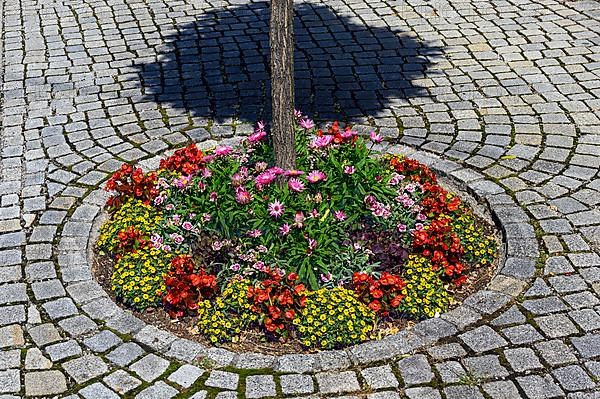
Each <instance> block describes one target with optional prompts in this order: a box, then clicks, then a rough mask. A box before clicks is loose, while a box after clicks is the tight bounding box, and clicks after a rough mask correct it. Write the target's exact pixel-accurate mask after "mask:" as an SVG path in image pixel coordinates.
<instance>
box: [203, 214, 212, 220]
mask: <svg viewBox="0 0 600 399" xmlns="http://www.w3.org/2000/svg"><path fill="white" fill-rule="evenodd" d="M202 220H204V221H205V222H210V220H211V217H210V215H209V214H208V213H203V214H202Z"/></svg>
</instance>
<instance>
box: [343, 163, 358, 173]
mask: <svg viewBox="0 0 600 399" xmlns="http://www.w3.org/2000/svg"><path fill="white" fill-rule="evenodd" d="M354 172H356V168H355V167H354V166H352V165H347V166H344V173H345V174H347V175H353V174H354Z"/></svg>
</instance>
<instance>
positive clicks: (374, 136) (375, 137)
mask: <svg viewBox="0 0 600 399" xmlns="http://www.w3.org/2000/svg"><path fill="white" fill-rule="evenodd" d="M369 138H370V139H371V141H372V142H373V143H375V144H379V143H381V142H382V141H383V137H381V135H380V134H379V133H375V132H374V131H373V132H371V133H370V134H369Z"/></svg>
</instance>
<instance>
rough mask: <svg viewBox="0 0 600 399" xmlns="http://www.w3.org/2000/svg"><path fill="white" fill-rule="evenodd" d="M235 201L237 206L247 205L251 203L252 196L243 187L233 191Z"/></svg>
mask: <svg viewBox="0 0 600 399" xmlns="http://www.w3.org/2000/svg"><path fill="white" fill-rule="evenodd" d="M235 200H236V201H237V202H238V203H239V204H247V203H249V202H250V201H252V194H250V192H249V191H248V190H246V189H245V188H243V187H238V188H237V189H236V190H235Z"/></svg>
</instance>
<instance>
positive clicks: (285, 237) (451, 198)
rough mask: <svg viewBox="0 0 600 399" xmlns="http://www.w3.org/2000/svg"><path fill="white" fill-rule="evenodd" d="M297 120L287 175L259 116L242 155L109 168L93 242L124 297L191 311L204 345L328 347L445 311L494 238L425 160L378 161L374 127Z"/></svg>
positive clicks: (187, 155)
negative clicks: (288, 342) (257, 337)
mask: <svg viewBox="0 0 600 399" xmlns="http://www.w3.org/2000/svg"><path fill="white" fill-rule="evenodd" d="M296 118H297V125H296V131H295V134H296V153H297V164H296V167H295V169H290V170H285V169H282V168H279V167H278V166H276V165H274V164H273V163H272V160H273V159H274V154H273V150H272V147H271V146H270V137H269V135H268V133H267V131H266V127H265V124H264V123H259V124H258V126H257V127H256V129H255V131H254V133H253V134H251V135H250V136H249V137H248V138H247V139H246V140H245V141H244V142H243V146H242V148H239V149H236V148H233V147H231V146H227V145H225V146H220V147H217V148H215V149H210V150H207V151H202V150H200V149H199V148H198V147H197V146H196V145H194V144H192V145H189V146H187V147H185V148H183V149H180V150H178V151H176V152H175V153H174V154H173V155H172V156H170V157H168V158H166V159H164V160H162V161H161V163H160V170H159V171H158V172H157V173H149V174H144V173H143V172H142V171H141V169H139V168H134V167H133V166H129V165H124V166H123V167H122V168H121V170H120V171H118V172H117V173H115V175H113V177H112V178H111V179H110V180H109V184H107V189H108V190H111V191H114V192H115V193H116V194H115V195H114V196H113V197H111V200H109V203H108V205H109V207H110V208H111V211H112V215H111V219H110V220H109V221H108V222H106V223H105V224H104V225H103V226H102V228H101V235H100V238H99V240H98V247H99V248H100V249H102V250H103V251H105V252H108V253H109V254H110V255H111V256H113V257H114V258H115V260H116V265H115V270H114V273H113V278H112V285H113V290H114V291H115V293H116V294H117V295H118V296H119V298H121V299H122V300H123V301H124V302H126V303H128V304H130V305H131V306H133V307H135V308H137V309H144V308H146V307H148V306H155V305H157V304H159V303H161V302H162V306H163V308H164V309H165V310H166V311H167V312H168V313H169V314H170V316H171V317H173V318H180V317H197V318H198V329H199V331H200V332H201V333H202V334H204V335H205V336H206V337H208V339H209V340H210V341H211V342H215V343H218V342H225V341H232V340H233V341H234V340H236V339H238V337H239V335H240V333H241V332H242V331H244V330H245V329H249V328H253V329H259V330H261V331H262V332H263V333H264V334H265V338H266V339H272V340H276V339H280V338H285V339H288V338H292V339H293V338H297V339H299V340H300V341H301V342H302V343H303V344H304V346H306V347H308V348H334V347H342V346H344V345H348V344H352V343H357V342H361V341H364V340H366V339H369V338H370V337H371V336H372V332H373V329H374V326H376V325H377V320H378V319H386V320H391V319H394V318H399V317H406V318H422V317H432V316H434V315H435V314H437V313H440V312H442V311H444V310H445V309H447V308H448V306H449V304H450V300H451V298H450V288H449V287H450V285H451V284H452V283H454V284H460V283H462V282H464V280H465V279H466V278H467V276H468V274H469V273H470V272H471V271H472V270H473V268H474V267H476V265H487V264H491V263H492V262H493V258H494V256H495V255H496V250H495V241H494V240H493V238H492V237H490V236H488V235H486V234H485V230H484V229H482V228H481V227H480V226H479V221H478V220H477V219H476V218H475V217H474V216H473V215H472V213H470V212H469V211H468V210H467V209H468V208H467V207H466V206H465V205H464V204H462V203H461V201H460V199H459V198H458V197H457V196H455V195H454V194H452V193H449V192H448V191H447V190H445V189H444V188H443V187H441V186H440V185H439V184H438V182H437V179H436V176H435V175H434V173H433V172H432V171H431V170H430V169H429V168H427V167H426V166H424V165H422V164H420V163H419V162H417V161H414V160H410V159H407V158H404V157H393V156H392V157H390V156H384V157H379V156H374V152H373V150H372V149H373V148H374V147H375V145H376V144H378V143H380V142H381V141H382V140H383V138H382V136H381V135H380V134H378V133H377V132H371V134H370V135H369V136H368V138H367V137H366V138H362V137H359V135H358V133H357V132H356V131H354V130H353V129H352V127H351V126H346V127H341V126H340V124H339V123H338V122H334V123H332V124H331V125H328V126H326V127H323V128H322V129H320V128H318V127H317V126H316V125H315V123H314V122H313V121H312V120H310V119H308V118H307V117H305V116H303V115H302V114H301V113H296ZM373 336H374V335H373Z"/></svg>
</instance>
